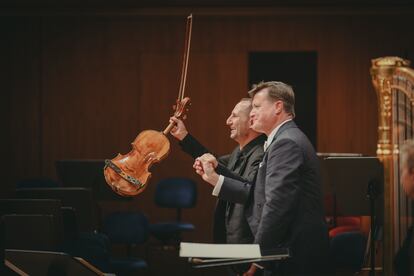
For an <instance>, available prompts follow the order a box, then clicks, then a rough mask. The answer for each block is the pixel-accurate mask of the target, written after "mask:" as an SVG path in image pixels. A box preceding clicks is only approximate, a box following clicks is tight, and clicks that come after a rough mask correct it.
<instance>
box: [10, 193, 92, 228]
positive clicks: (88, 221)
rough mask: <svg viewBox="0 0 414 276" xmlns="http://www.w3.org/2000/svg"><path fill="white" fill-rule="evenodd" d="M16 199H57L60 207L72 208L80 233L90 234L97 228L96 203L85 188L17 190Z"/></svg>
mask: <svg viewBox="0 0 414 276" xmlns="http://www.w3.org/2000/svg"><path fill="white" fill-rule="evenodd" d="M16 196H17V197H18V198H38V199H59V200H61V201H62V206H67V207H73V208H74V209H75V212H76V218H77V222H78V226H79V231H81V232H91V231H94V230H96V229H97V228H98V215H97V203H96V202H95V200H94V198H93V195H92V192H91V190H90V189H87V188H67V187H61V188H33V189H17V190H16Z"/></svg>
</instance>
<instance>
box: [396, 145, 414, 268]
mask: <svg viewBox="0 0 414 276" xmlns="http://www.w3.org/2000/svg"><path fill="white" fill-rule="evenodd" d="M400 155H401V175H400V178H401V179H400V182H401V185H402V188H403V189H404V192H405V194H406V195H407V196H408V197H409V198H410V199H414V140H407V141H405V142H404V144H403V146H402V147H401V149H400ZM413 232H414V226H413V225H411V226H410V227H409V228H408V229H407V233H406V236H405V238H404V241H403V243H402V245H401V247H400V249H399V250H398V252H397V254H396V255H395V258H394V270H395V272H396V274H397V275H398V276H408V275H413V274H414V240H413Z"/></svg>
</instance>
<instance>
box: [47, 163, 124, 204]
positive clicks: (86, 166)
mask: <svg viewBox="0 0 414 276" xmlns="http://www.w3.org/2000/svg"><path fill="white" fill-rule="evenodd" d="M55 166H56V173H57V176H58V178H59V180H60V181H61V182H62V183H63V186H65V187H84V188H90V189H91V190H92V191H93V192H94V194H95V195H96V198H97V199H98V200H130V198H128V197H122V196H119V195H118V194H116V193H115V192H114V191H112V189H111V188H110V187H109V186H108V184H106V181H105V177H104V174H103V169H104V166H105V160H103V159H65V160H56V162H55Z"/></svg>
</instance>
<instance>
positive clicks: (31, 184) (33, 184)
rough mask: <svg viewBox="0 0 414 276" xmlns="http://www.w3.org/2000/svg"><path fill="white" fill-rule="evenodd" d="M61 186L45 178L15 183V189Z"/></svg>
mask: <svg viewBox="0 0 414 276" xmlns="http://www.w3.org/2000/svg"><path fill="white" fill-rule="evenodd" d="M60 186H61V184H60V182H59V181H57V180H54V179H51V178H46V177H37V178H25V179H21V180H19V181H17V182H16V189H21V188H56V187H60Z"/></svg>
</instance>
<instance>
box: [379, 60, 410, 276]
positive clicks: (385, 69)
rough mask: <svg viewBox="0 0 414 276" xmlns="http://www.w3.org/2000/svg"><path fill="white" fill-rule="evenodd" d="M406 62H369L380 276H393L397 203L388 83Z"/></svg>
mask: <svg viewBox="0 0 414 276" xmlns="http://www.w3.org/2000/svg"><path fill="white" fill-rule="evenodd" d="M408 65H409V61H406V60H404V59H401V58H398V57H383V58H378V59H373V60H372V67H371V77H372V83H373V85H374V88H375V91H376V93H377V99H378V124H379V125H378V144H377V156H378V158H379V159H380V160H381V162H382V163H383V166H384V225H383V227H384V229H383V233H384V234H383V269H384V270H383V275H393V265H392V261H393V258H394V254H395V252H396V249H397V248H398V246H399V244H398V236H397V235H398V230H397V227H398V213H396V211H397V210H398V206H397V205H398V202H396V200H397V198H396V196H398V195H395V192H394V185H395V184H398V182H397V183H395V181H394V179H395V176H396V175H397V176H398V172H396V171H395V162H398V141H393V117H392V116H393V112H392V111H393V95H392V80H393V75H394V73H395V70H396V68H398V67H406V66H408Z"/></svg>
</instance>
